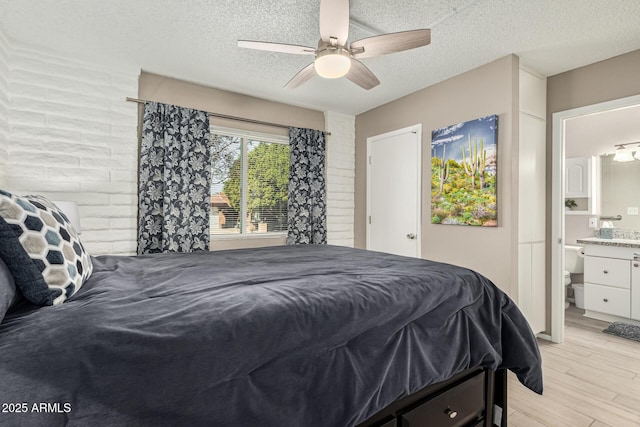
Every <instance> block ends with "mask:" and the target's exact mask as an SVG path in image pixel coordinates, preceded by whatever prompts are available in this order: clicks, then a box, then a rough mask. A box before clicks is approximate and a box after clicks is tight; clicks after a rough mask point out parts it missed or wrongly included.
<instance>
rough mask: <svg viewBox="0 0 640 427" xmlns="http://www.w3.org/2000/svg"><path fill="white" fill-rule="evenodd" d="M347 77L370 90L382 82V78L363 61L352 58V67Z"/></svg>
mask: <svg viewBox="0 0 640 427" xmlns="http://www.w3.org/2000/svg"><path fill="white" fill-rule="evenodd" d="M346 77H347V78H348V79H349V80H351V81H352V82H354V83H355V84H357V85H358V86H360V87H361V88H363V89H366V90H369V89H372V88H374V87H376V86H378V85H379V84H380V80H378V78H377V77H376V76H375V74H373V73H372V72H371V70H370V69H368V68H367V66H366V65H364V64H363V63H362V62H360V61H358V60H357V59H354V58H351V68H350V69H349V72H348V73H347V75H346Z"/></svg>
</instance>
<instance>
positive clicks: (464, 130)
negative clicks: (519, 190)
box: [431, 114, 498, 227]
mask: <svg viewBox="0 0 640 427" xmlns="http://www.w3.org/2000/svg"><path fill="white" fill-rule="evenodd" d="M497 143H498V116H497V115H495V114H494V115H491V116H487V117H481V118H479V119H475V120H470V121H468V122H464V123H458V124H455V125H451V126H446V127H443V128H440V129H436V130H434V131H433V132H431V223H432V224H451V225H472V226H483V227H496V226H497V225H498V222H497V219H498V205H497V201H496V194H497V193H496V178H497V172H498V162H497V148H498V145H497Z"/></svg>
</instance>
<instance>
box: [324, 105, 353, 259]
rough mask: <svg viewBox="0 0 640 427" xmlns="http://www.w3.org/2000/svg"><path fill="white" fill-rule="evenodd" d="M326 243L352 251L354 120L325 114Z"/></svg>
mask: <svg viewBox="0 0 640 427" xmlns="http://www.w3.org/2000/svg"><path fill="white" fill-rule="evenodd" d="M324 117H325V128H326V130H327V131H329V132H331V135H330V136H329V137H327V171H326V172H327V242H328V243H329V244H331V245H340V246H350V247H353V243H354V242H353V214H354V180H355V152H356V151H355V121H356V118H355V116H349V115H345V114H340V113H334V112H326V113H325V115H324Z"/></svg>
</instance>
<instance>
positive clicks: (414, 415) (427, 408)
mask: <svg viewBox="0 0 640 427" xmlns="http://www.w3.org/2000/svg"><path fill="white" fill-rule="evenodd" d="M484 378H485V376H484V374H483V373H481V374H479V375H476V376H475V377H472V378H470V379H468V380H467V381H465V382H463V383H461V384H458V385H457V386H455V387H453V388H451V389H449V390H447V391H445V392H444V393H442V394H440V395H438V396H436V397H434V398H432V399H430V400H428V401H426V402H424V403H422V404H421V405H419V406H418V407H416V408H414V409H412V410H411V411H409V412H407V413H405V414H403V415H402V422H401V425H402V427H423V426H438V427H455V426H463V425H467V424H468V423H469V422H471V421H474V420H476V419H479V418H481V417H482V415H483V411H484V404H485V403H484V402H485V396H484Z"/></svg>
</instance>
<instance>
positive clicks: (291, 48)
mask: <svg viewBox="0 0 640 427" xmlns="http://www.w3.org/2000/svg"><path fill="white" fill-rule="evenodd" d="M238 47H244V48H247V49H257V50H267V51H269V52H282V53H294V54H296V55H313V54H315V53H316V50H315V49H314V48H312V47H308V46H296V45H293V44H283V43H270V42H256V41H251V40H238Z"/></svg>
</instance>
